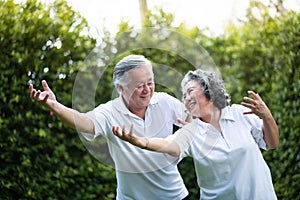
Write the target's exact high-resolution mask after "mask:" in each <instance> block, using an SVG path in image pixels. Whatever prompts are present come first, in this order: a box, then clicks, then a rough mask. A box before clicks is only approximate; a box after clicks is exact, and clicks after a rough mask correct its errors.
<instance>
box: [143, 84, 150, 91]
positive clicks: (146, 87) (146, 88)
mask: <svg viewBox="0 0 300 200" xmlns="http://www.w3.org/2000/svg"><path fill="white" fill-rule="evenodd" d="M148 91H150V86H149V85H147V84H144V85H143V92H148Z"/></svg>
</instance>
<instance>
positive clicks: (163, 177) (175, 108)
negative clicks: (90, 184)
mask: <svg viewBox="0 0 300 200" xmlns="http://www.w3.org/2000/svg"><path fill="white" fill-rule="evenodd" d="M184 110H185V109H184V106H183V104H182V103H181V102H180V101H179V100H177V99H176V98H174V97H172V96H170V95H168V94H166V93H154V95H153V97H152V98H151V101H150V104H149V106H148V107H147V111H146V116H145V120H143V119H141V118H140V117H138V116H136V115H134V114H133V113H131V112H130V111H129V110H128V109H127V107H126V106H125V104H124V102H123V100H122V98H121V97H118V98H116V99H114V100H112V101H109V102H107V103H106V104H102V105H99V106H98V107H97V108H95V109H94V110H93V111H90V112H88V113H87V115H88V116H89V117H90V118H91V119H92V120H93V122H94V125H95V133H96V134H95V135H88V134H84V133H82V135H83V136H84V137H85V138H86V139H87V140H93V139H94V138H96V137H97V136H100V135H102V136H104V137H105V138H106V141H107V144H108V147H109V152H110V155H111V157H112V159H113V160H114V163H115V167H116V173H117V184H118V190H117V199H118V200H121V199H122V200H123V199H139V200H142V199H145V200H146V199H182V198H184V197H185V196H187V194H188V192H187V189H186V188H185V186H184V183H183V180H182V178H181V176H180V174H179V172H178V169H177V166H176V160H175V159H174V158H173V160H172V159H171V160H170V159H166V157H165V155H164V154H162V153H156V152H151V151H148V150H143V149H140V148H138V147H135V146H133V145H131V144H130V143H128V142H124V141H122V140H121V139H119V138H118V137H116V136H114V135H113V133H112V126H119V127H122V126H123V125H125V127H127V128H128V129H129V127H130V124H134V134H136V135H138V136H140V137H160V138H165V137H167V136H168V135H170V134H172V131H173V124H177V119H179V118H180V119H184V118H185V117H186V115H185V112H184Z"/></svg>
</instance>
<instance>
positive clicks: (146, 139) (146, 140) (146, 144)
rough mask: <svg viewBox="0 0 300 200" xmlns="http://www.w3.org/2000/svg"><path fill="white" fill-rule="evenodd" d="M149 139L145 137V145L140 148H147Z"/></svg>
mask: <svg viewBox="0 0 300 200" xmlns="http://www.w3.org/2000/svg"><path fill="white" fill-rule="evenodd" d="M148 145H149V139H148V138H145V145H144V146H142V147H141V149H148Z"/></svg>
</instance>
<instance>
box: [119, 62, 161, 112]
mask: <svg viewBox="0 0 300 200" xmlns="http://www.w3.org/2000/svg"><path fill="white" fill-rule="evenodd" d="M128 78H129V79H130V80H129V84H128V85H127V87H124V86H120V91H121V94H122V97H123V99H124V101H125V103H126V104H127V106H128V108H129V110H130V111H131V112H133V113H135V111H140V110H143V109H144V110H146V108H147V106H148V105H149V103H150V99H151V97H152V96H153V93H154V87H155V86H154V80H153V72H152V68H151V67H149V66H146V65H142V66H139V67H137V68H134V69H131V70H129V71H128Z"/></svg>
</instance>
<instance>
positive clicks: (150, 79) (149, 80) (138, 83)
mask: <svg viewBox="0 0 300 200" xmlns="http://www.w3.org/2000/svg"><path fill="white" fill-rule="evenodd" d="M149 82H153V78H149V79H148V80H147V83H149ZM144 83H145V82H137V83H136V84H135V85H140V84H144Z"/></svg>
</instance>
